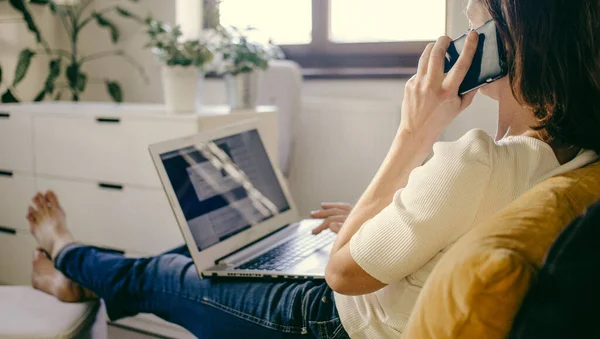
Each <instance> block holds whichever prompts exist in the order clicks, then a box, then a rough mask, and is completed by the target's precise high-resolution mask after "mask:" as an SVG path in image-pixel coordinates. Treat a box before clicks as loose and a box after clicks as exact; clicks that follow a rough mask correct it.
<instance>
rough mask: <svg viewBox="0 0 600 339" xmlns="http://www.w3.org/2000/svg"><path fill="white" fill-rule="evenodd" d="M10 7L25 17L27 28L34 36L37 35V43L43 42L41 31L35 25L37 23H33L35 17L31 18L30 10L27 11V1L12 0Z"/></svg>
mask: <svg viewBox="0 0 600 339" xmlns="http://www.w3.org/2000/svg"><path fill="white" fill-rule="evenodd" d="M10 5H11V6H12V7H13V8H14V9H16V10H17V11H19V12H20V13H21V15H23V20H25V22H26V23H27V28H28V29H29V30H30V31H31V32H32V33H33V34H35V40H36V41H37V42H42V34H41V33H40V30H39V29H38V27H37V25H36V24H35V21H33V17H32V16H31V13H29V10H28V9H27V6H26V5H25V0H10Z"/></svg>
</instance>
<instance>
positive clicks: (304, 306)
mask: <svg viewBox="0 0 600 339" xmlns="http://www.w3.org/2000/svg"><path fill="white" fill-rule="evenodd" d="M311 291H312V289H309V290H308V292H306V291H303V292H305V293H303V296H302V298H303V299H302V326H303V328H304V329H306V330H307V331H308V326H309V323H308V300H309V299H310V292H311Z"/></svg>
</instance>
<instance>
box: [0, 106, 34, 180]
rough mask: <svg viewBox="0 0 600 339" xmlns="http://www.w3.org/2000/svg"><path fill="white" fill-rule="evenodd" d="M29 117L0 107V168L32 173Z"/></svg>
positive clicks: (31, 138)
mask: <svg viewBox="0 0 600 339" xmlns="http://www.w3.org/2000/svg"><path fill="white" fill-rule="evenodd" d="M31 125H32V123H31V117H30V116H29V115H26V114H24V113H14V114H11V113H9V112H6V111H2V110H1V109H0V170H9V171H22V172H28V173H33V134H32V127H31Z"/></svg>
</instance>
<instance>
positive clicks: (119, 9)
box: [115, 6, 137, 18]
mask: <svg viewBox="0 0 600 339" xmlns="http://www.w3.org/2000/svg"><path fill="white" fill-rule="evenodd" d="M115 10H116V11H117V13H119V14H121V16H124V17H126V18H136V17H137V15H135V14H133V13H131V12H130V11H128V10H127V9H125V8H123V7H121V6H116V7H115Z"/></svg>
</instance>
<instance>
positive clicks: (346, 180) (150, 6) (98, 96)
mask: <svg viewBox="0 0 600 339" xmlns="http://www.w3.org/2000/svg"><path fill="white" fill-rule="evenodd" d="M100 3H102V2H100ZM129 7H130V8H135V10H136V11H137V12H138V13H140V14H142V15H145V14H146V13H148V12H151V13H154V15H155V16H156V17H157V18H159V19H162V20H166V21H173V18H174V17H175V15H174V2H173V1H165V0H145V1H142V2H139V3H137V4H133V5H131V6H129ZM463 9H464V3H463V0H449V2H448V32H449V35H450V36H458V35H460V34H462V33H463V32H464V31H465V30H466V29H467V27H468V24H467V21H466V19H465V18H464V14H463ZM114 20H115V22H117V23H118V24H119V26H120V27H121V31H122V42H121V43H120V44H119V45H118V46H116V48H123V49H124V50H126V51H127V52H128V53H129V54H131V55H132V56H133V57H134V58H135V59H136V60H137V61H138V62H140V63H141V64H142V65H143V66H144V67H145V69H146V71H147V73H148V76H149V78H150V82H149V84H145V83H144V82H143V80H142V79H141V78H140V77H139V76H138V75H137V74H136V73H135V71H134V70H133V69H132V68H131V67H130V66H129V65H128V64H126V63H124V62H123V61H122V60H120V59H118V58H110V59H106V60H103V61H98V62H95V63H93V64H88V65H87V66H86V67H85V68H84V70H85V71H86V72H89V73H90V75H92V76H93V77H94V78H98V79H103V78H110V79H115V80H118V81H120V82H121V84H122V85H123V90H124V94H125V100H126V101H128V102H162V100H163V95H162V90H161V82H160V73H159V71H160V66H159V65H158V64H157V63H156V62H155V61H154V60H153V58H152V56H151V54H150V51H147V50H142V46H143V45H144V43H145V42H146V38H145V35H144V33H143V31H142V30H141V29H140V27H138V26H137V25H135V24H132V23H130V22H127V21H124V20H122V19H119V18H115V19H114ZM82 47H83V50H84V52H85V53H94V52H97V51H101V50H105V49H106V48H115V47H112V46H111V44H110V43H109V38H108V33H107V32H106V31H104V30H99V29H97V28H96V27H95V26H94V25H91V26H90V27H89V28H88V29H87V30H86V31H85V33H84V36H83V37H82ZM404 84H405V80H309V81H305V83H304V85H303V93H302V104H303V109H302V112H301V115H300V117H301V118H300V119H299V121H298V122H297V127H298V130H299V131H300V133H299V134H298V140H296V146H295V149H294V157H293V159H292V168H293V169H292V171H291V174H290V183H291V186H292V192H293V193H294V195H295V197H296V200H297V203H298V205H299V207H300V209H301V211H303V212H307V211H309V210H310V209H314V208H316V207H317V206H318V203H319V202H320V201H331V200H338V201H351V202H353V201H355V200H356V199H357V198H358V196H359V195H360V194H361V193H362V191H363V190H364V188H365V187H366V185H367V184H368V182H369V181H370V179H371V178H372V176H373V175H374V173H375V171H376V170H377V168H378V166H379V164H380V162H381V160H382V159H383V157H384V156H385V153H386V151H387V148H388V147H389V144H390V143H391V140H392V138H393V136H394V134H395V131H396V128H397V126H398V123H399V117H400V107H401V103H402V97H403V93H404ZM205 87H206V88H205V91H204V93H205V95H204V102H206V103H207V104H216V103H223V102H225V94H224V86H223V84H222V83H221V82H219V81H215V80H209V81H207V83H206V86H205ZM83 99H84V100H90V101H104V100H108V96H107V94H106V92H105V89H104V86H103V85H102V84H91V85H90V87H89V88H88V90H87V91H86V93H85V95H84V96H83ZM496 111H497V106H496V105H495V104H494V103H493V102H492V101H491V100H489V99H486V98H483V97H478V98H477V99H476V100H475V102H474V104H473V105H472V107H471V108H469V109H468V110H467V111H466V112H465V113H463V114H462V115H461V116H460V117H459V118H458V119H457V120H456V121H455V122H454V123H453V124H452V125H451V126H450V127H449V128H448V129H447V131H446V132H445V133H444V135H443V139H444V140H455V139H456V138H458V137H460V136H461V135H462V134H464V133H465V132H466V131H467V130H469V129H471V128H475V127H481V128H484V129H485V130H486V131H488V132H489V133H493V132H494V129H495V119H496V117H495V114H496Z"/></svg>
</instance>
